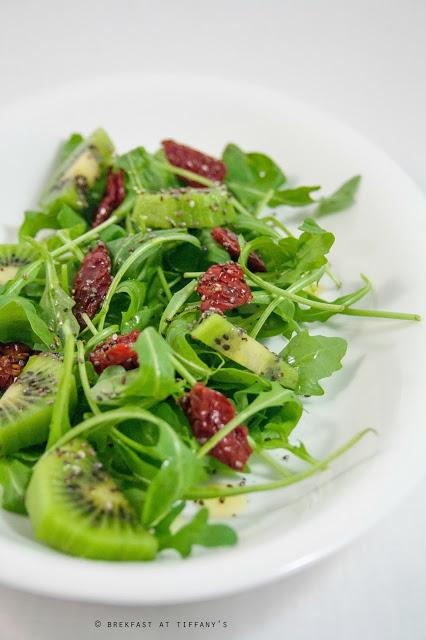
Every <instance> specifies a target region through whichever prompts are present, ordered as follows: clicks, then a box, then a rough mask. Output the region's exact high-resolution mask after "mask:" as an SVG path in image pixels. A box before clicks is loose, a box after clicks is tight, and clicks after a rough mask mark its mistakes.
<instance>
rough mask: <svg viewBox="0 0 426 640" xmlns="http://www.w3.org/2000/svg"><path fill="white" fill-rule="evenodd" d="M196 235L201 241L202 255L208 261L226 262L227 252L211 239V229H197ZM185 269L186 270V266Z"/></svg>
mask: <svg viewBox="0 0 426 640" xmlns="http://www.w3.org/2000/svg"><path fill="white" fill-rule="evenodd" d="M196 236H197V238H198V239H199V240H200V242H201V246H202V247H203V252H204V254H203V257H204V259H205V260H206V261H207V262H208V263H213V264H221V263H223V262H228V260H229V253H228V252H227V251H226V250H225V249H224V248H223V247H222V246H221V245H220V244H218V243H217V242H216V241H215V240H213V238H212V233H211V229H199V230H197V232H196ZM187 266H188V265H187ZM185 271H188V268H186V269H185Z"/></svg>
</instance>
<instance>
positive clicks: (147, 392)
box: [122, 327, 177, 400]
mask: <svg viewBox="0 0 426 640" xmlns="http://www.w3.org/2000/svg"><path fill="white" fill-rule="evenodd" d="M133 349H134V350H135V351H136V353H137V354H138V360H139V362H140V367H139V369H138V370H137V371H138V373H137V375H136V376H135V377H134V378H133V380H132V382H131V383H130V384H128V385H126V386H125V387H124V389H123V391H122V393H123V394H124V395H127V396H144V397H150V398H156V399H157V400H162V399H163V398H166V397H167V396H168V395H171V394H173V393H175V392H176V390H177V386H176V381H175V370H174V367H173V365H172V363H171V360H170V354H171V349H170V347H169V345H168V344H167V342H166V341H165V340H164V338H162V337H161V336H160V334H159V333H158V332H157V331H156V330H155V329H154V328H153V327H147V328H146V329H144V330H143V331H142V333H141V334H140V336H139V338H138V339H137V341H136V342H135V344H134V345H133Z"/></svg>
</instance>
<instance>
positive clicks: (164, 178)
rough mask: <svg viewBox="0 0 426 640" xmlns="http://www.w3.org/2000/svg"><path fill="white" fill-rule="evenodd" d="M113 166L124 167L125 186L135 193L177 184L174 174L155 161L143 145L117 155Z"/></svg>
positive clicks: (166, 187)
mask: <svg viewBox="0 0 426 640" xmlns="http://www.w3.org/2000/svg"><path fill="white" fill-rule="evenodd" d="M115 166H116V168H117V169H124V171H125V172H126V176H127V187H128V189H132V190H133V191H135V192H136V193H143V192H144V191H160V189H169V188H171V187H178V186H179V182H178V180H177V178H176V177H175V176H174V174H173V173H171V172H170V171H167V169H164V168H163V167H161V165H160V164H158V163H157V162H155V157H154V156H152V155H151V154H149V153H148V152H147V151H146V150H145V149H144V148H143V147H136V149H133V150H132V151H129V152H128V153H125V154H124V155H121V156H119V157H118V158H117V160H116V162H115Z"/></svg>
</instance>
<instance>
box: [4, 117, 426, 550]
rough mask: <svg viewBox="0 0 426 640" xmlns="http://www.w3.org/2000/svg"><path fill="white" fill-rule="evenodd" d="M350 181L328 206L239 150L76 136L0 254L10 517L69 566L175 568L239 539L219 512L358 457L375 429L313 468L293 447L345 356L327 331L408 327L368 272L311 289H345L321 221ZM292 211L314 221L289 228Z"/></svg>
mask: <svg viewBox="0 0 426 640" xmlns="http://www.w3.org/2000/svg"><path fill="white" fill-rule="evenodd" d="M359 182H360V177H359V176H355V177H353V178H351V179H350V180H348V181H347V182H346V183H345V184H343V185H342V186H341V187H340V188H339V189H338V190H337V191H336V192H335V193H333V194H332V195H330V196H328V197H322V196H318V193H317V192H318V190H319V189H320V187H319V186H317V185H314V186H294V185H289V184H288V183H287V179H286V176H285V174H284V172H283V171H282V169H281V168H280V167H279V166H278V165H277V164H276V163H275V162H274V161H273V160H272V159H271V158H269V157H268V156H266V155H264V154H262V153H246V152H244V151H243V150H242V149H240V148H239V147H238V146H236V145H235V144H228V145H227V146H226V148H225V150H224V152H223V155H222V158H221V159H220V160H219V159H216V158H213V157H211V156H209V155H206V154H205V153H202V152H200V151H197V150H195V149H192V148H191V147H188V146H186V145H183V144H180V143H177V142H175V141H173V140H165V141H163V142H162V144H161V148H160V150H159V151H157V152H155V153H148V152H147V151H146V150H145V149H144V148H143V147H136V148H135V149H133V150H131V151H129V152H127V153H124V154H121V155H119V154H117V153H115V151H114V146H113V144H112V142H111V140H110V138H109V137H108V135H107V133H106V132H105V131H104V130H102V129H98V130H96V131H95V132H94V133H92V134H91V135H89V136H88V137H83V136H81V135H80V134H73V135H71V136H70V137H69V138H68V139H67V140H66V141H65V142H64V143H63V144H62V145H61V146H60V149H59V152H58V154H57V156H56V159H55V161H54V163H53V167H52V169H51V173H50V177H49V179H48V181H47V184H46V185H45V187H44V189H43V191H42V195H41V197H40V200H39V206H38V209H37V210H31V211H26V212H25V214H24V219H23V222H22V224H21V227H20V229H19V241H18V242H17V243H16V244H3V245H0V389H1V397H0V484H1V485H2V487H3V491H2V506H3V508H4V509H7V510H9V511H13V512H16V513H21V514H27V515H28V516H29V518H30V521H31V525H32V528H33V531H34V535H35V537H36V538H37V539H38V540H39V541H41V542H42V543H45V544H46V545H49V546H51V547H53V548H55V549H57V550H59V551H62V552H64V553H67V554H71V555H75V556H81V557H85V558H93V559H104V560H151V559H153V558H155V557H156V556H157V554H158V553H160V552H162V551H163V550H171V551H169V553H170V552H172V553H173V552H174V553H176V552H177V553H179V554H180V555H181V556H182V557H186V556H188V555H190V554H191V552H192V550H193V548H194V547H197V546H204V547H216V546H225V545H234V544H235V543H236V542H237V535H236V532H235V531H234V529H233V528H232V527H231V526H229V524H228V523H227V524H225V523H218V522H211V518H209V509H208V507H207V504H209V503H210V502H211V500H212V499H217V500H219V501H220V502H221V503H223V502H224V501H226V500H229V499H230V498H231V497H232V496H238V495H244V494H250V493H253V492H262V491H272V490H274V489H280V488H281V489H282V488H284V487H287V486H288V485H291V484H294V483H296V482H299V481H302V480H304V479H305V478H307V477H309V476H311V475H313V474H315V473H320V472H321V471H322V470H324V469H325V468H326V467H327V465H329V464H330V463H331V462H332V461H333V460H334V459H335V458H337V457H338V456H340V455H342V454H344V453H345V452H346V451H347V450H348V449H350V448H351V447H352V446H354V445H355V444H356V443H357V442H358V441H359V440H360V439H361V438H362V437H363V436H364V435H365V434H366V433H367V431H368V430H364V431H360V432H359V433H357V434H356V435H354V437H353V438H352V439H351V440H350V441H348V442H347V443H346V444H344V445H343V446H342V447H340V448H339V449H337V450H335V451H332V452H330V453H329V455H328V456H327V457H325V458H323V459H316V458H314V457H313V456H312V455H311V453H310V450H309V442H306V443H302V442H300V441H298V440H297V438H295V437H294V434H293V431H294V429H295V427H296V425H297V424H298V422H299V420H300V419H301V416H302V412H303V402H304V398H305V397H309V396H320V395H323V393H324V390H323V388H322V386H321V381H322V380H323V379H324V378H327V377H329V376H331V375H332V374H333V373H334V372H336V371H338V370H339V369H341V367H342V359H343V358H344V356H345V353H346V348H347V344H346V341H345V340H344V339H343V338H342V337H340V336H336V337H329V336H325V335H322V334H321V324H322V323H326V322H327V321H328V319H329V318H331V317H332V316H334V315H336V314H339V315H342V316H356V317H359V318H360V320H362V318H363V317H368V318H372V317H373V318H375V317H376V318H391V319H392V318H395V319H400V320H419V319H420V318H419V316H417V315H415V314H407V313H396V312H393V311H375V310H371V309H362V308H360V307H359V306H358V305H357V303H358V302H359V301H360V300H361V299H362V298H363V297H364V296H366V295H367V294H368V292H369V291H370V289H371V283H370V281H369V280H368V278H367V277H365V276H362V284H361V286H360V287H359V288H358V289H357V290H356V291H353V292H350V293H345V294H342V295H339V294H338V293H336V294H335V295H334V299H331V300H330V299H328V298H327V299H325V298H324V296H323V295H321V291H323V290H324V286H323V284H322V283H323V282H325V283H326V284H327V285H328V287H329V288H330V287H331V288H335V289H338V288H339V287H340V282H339V280H338V278H337V276H336V274H335V273H334V271H333V270H332V268H331V266H330V263H329V261H328V254H329V251H330V249H331V248H332V245H333V243H334V236H333V234H332V233H330V232H329V231H326V230H325V229H324V228H323V226H322V216H324V215H325V214H331V213H335V212H338V211H341V210H343V209H345V208H347V207H349V206H350V205H352V203H353V202H354V197H355V194H356V191H357V189H358V186H359ZM294 207H303V208H304V211H305V210H306V211H307V212H308V213H307V215H306V218H305V220H304V222H303V224H302V225H301V226H300V227H299V228H298V229H297V230H295V231H290V229H288V228H287V226H285V224H283V222H282V220H283V219H284V220H285V213H286V211H288V210H289V208H294ZM319 283H321V285H322V286H319ZM329 297H330V296H329ZM355 305H356V306H355ZM271 339H272V342H271ZM296 461H297V464H295V462H296ZM259 465H261V467H262V469H263V471H262V474H261V475H262V477H263V478H267V479H266V480H265V479H263V480H259V476H258V474H254V473H253V469H254V467H255V466H256V467H257V468H258V467H259Z"/></svg>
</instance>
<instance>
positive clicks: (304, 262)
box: [253, 218, 334, 284]
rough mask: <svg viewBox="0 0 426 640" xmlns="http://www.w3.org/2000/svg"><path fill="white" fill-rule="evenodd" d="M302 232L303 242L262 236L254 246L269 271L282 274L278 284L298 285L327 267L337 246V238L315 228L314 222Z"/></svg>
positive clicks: (305, 224) (316, 226)
mask: <svg viewBox="0 0 426 640" xmlns="http://www.w3.org/2000/svg"><path fill="white" fill-rule="evenodd" d="M301 228H302V229H303V233H302V234H301V235H300V236H299V238H293V237H289V238H282V239H281V240H273V239H272V238H269V237H267V236H264V237H262V236H260V237H258V238H257V239H256V240H255V242H254V243H253V248H254V249H256V250H259V251H260V253H261V255H262V256H263V257H264V260H265V262H266V266H267V271H269V272H276V273H277V274H278V278H277V280H276V281H275V282H276V283H278V282H279V283H283V284H287V283H292V282H296V281H297V280H298V279H299V278H300V277H301V276H302V275H303V274H305V273H308V272H310V271H314V270H315V269H318V268H319V267H322V266H323V265H324V264H327V258H326V254H327V253H328V252H329V251H330V249H331V247H332V246H333V243H334V235H333V234H332V233H330V232H329V231H325V230H324V229H321V227H319V226H318V225H314V224H313V221H312V220H311V219H310V218H308V219H307V220H306V221H305V223H304V225H302V227H301ZM308 229H309V231H308Z"/></svg>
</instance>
